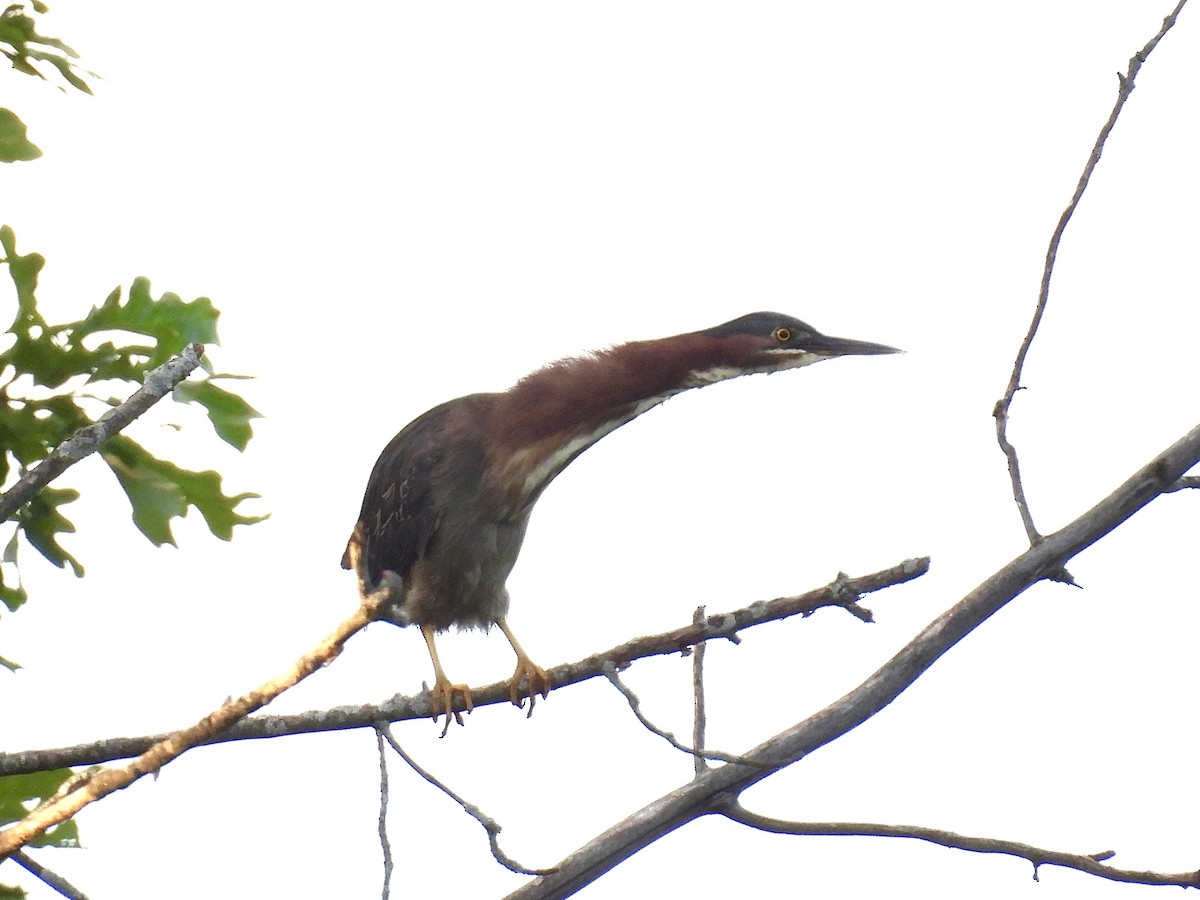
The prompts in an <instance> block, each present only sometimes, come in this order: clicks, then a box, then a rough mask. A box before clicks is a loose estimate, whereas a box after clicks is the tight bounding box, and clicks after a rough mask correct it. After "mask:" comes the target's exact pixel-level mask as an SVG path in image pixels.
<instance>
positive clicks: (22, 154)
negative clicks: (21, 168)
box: [0, 109, 42, 163]
mask: <svg viewBox="0 0 1200 900" xmlns="http://www.w3.org/2000/svg"><path fill="white" fill-rule="evenodd" d="M41 155H42V151H41V150H40V149H39V148H38V146H37V145H36V144H34V143H32V142H31V141H30V140H29V139H28V138H27V137H26V136H25V123H24V122H22V121H21V120H20V119H19V118H18V117H17V114H16V113H14V112H13V111H12V110H10V109H0V162H7V163H10V162H28V161H29V160H31V159H37V158H38V157H39V156H41Z"/></svg>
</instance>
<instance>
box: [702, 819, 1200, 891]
mask: <svg viewBox="0 0 1200 900" xmlns="http://www.w3.org/2000/svg"><path fill="white" fill-rule="evenodd" d="M719 812H720V813H721V814H722V815H724V816H725V817H727V818H729V819H731V820H733V821H734V822H740V823H741V824H743V825H748V826H750V827H751V828H757V829H759V830H760V831H769V832H772V833H773V834H797V835H845V836H851V837H854V836H858V837H896V838H913V839H915V840H920V841H928V842H929V843H932V844H940V845H941V846H943V847H949V848H951V849H952V850H969V851H971V852H972V853H999V854H1003V855H1006V856H1018V857H1020V858H1021V859H1027V860H1029V862H1030V863H1032V864H1033V877H1034V880H1037V877H1038V869H1039V867H1041V866H1061V867H1063V868H1067V869H1075V870H1077V871H1079V872H1086V873H1087V874H1088V875H1095V876H1096V877H1097V878H1106V879H1108V880H1109V881H1124V882H1130V883H1133V884H1154V885H1158V884H1164V885H1176V886H1178V887H1200V872H1180V873H1166V872H1141V871H1136V870H1134V869H1118V868H1115V867H1114V866H1106V865H1104V860H1108V859H1111V858H1112V857H1113V856H1115V855H1116V854H1115V853H1113V852H1112V851H1105V852H1103V853H1066V852H1064V851H1061V850H1046V849H1044V848H1042V847H1034V846H1033V845H1031V844H1022V843H1019V842H1017V841H1005V840H999V839H997V838H981V837H970V836H968V835H963V834H957V833H956V832H953V831H943V830H942V829H940V828H922V827H920V826H916V825H881V824H877V823H873V822H789V821H785V820H783V819H773V818H770V817H769V816H760V815H758V814H757V813H752V812H750V811H749V810H747V809H746V808H745V807H743V806H742V805H741V804H740V803H738V802H737V801H732V802H730V803H729V804H728V805H727V806H725V807H723V808H721V809H720V810H719Z"/></svg>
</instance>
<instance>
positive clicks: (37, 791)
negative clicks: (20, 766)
mask: <svg viewBox="0 0 1200 900" xmlns="http://www.w3.org/2000/svg"><path fill="white" fill-rule="evenodd" d="M74 774H75V773H74V772H72V771H71V770H70V769H49V770H47V771H45V772H31V773H30V774H28V775H6V776H4V777H3V778H0V824H5V825H7V824H8V823H10V822H18V821H20V820H21V819H23V818H25V816H26V814H27V813H29V812H30V810H32V809H34V808H35V807H37V806H38V805H39V804H41V803H43V802H44V801H46V800H48V799H49V798H50V797H53V796H54V793H55V792H56V791H57V790H58V789H59V788H60V787H62V786H63V784H64V783H65V782H66V780H67V779H68V778H70V777H71V776H72V775H74ZM29 846H31V847H78V846H79V829H78V827H77V826H76V825H75V822H74V820H71V819H68V820H67V821H66V822H61V823H60V824H58V825H55V826H54V827H53V828H51V829H50V830H49V831H47V832H46V833H45V834H43V835H41V836H40V837H38V838H35V839H34V840H32V841H30V842H29Z"/></svg>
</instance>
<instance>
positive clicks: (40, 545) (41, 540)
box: [17, 487, 83, 578]
mask: <svg viewBox="0 0 1200 900" xmlns="http://www.w3.org/2000/svg"><path fill="white" fill-rule="evenodd" d="M78 499H79V491H75V490H71V489H69V488H64V489H59V488H51V487H47V488H42V491H41V493H39V494H37V495H36V496H35V497H34V498H33V499H32V500H30V501H29V502H28V503H27V504H25V507H24V508H23V509H22V510H21V511H20V512H18V513H17V521H18V522H19V523H20V525H21V528H22V529H23V530H24V532H25V538H26V540H28V541H29V543H30V544H32V545H33V548H34V549H35V550H37V551H38V553H40V554H42V556H44V557H46V559H48V560H50V562H52V563H54V565H56V566H58V567H59V568H60V569H62V568H65V567H66V566H68V565H69V566H70V567H71V568H72V569H73V570H74V572H75V577H76V578H82V577H83V566H81V565H80V564H79V560H77V559H76V558H75V557H73V556H72V555H71V554H70V553H68V552H67V551H66V550H64V549H63V548H62V547H61V546H59V543H58V535H60V534H73V533H74V532H75V526H74V525H73V524H71V522H70V520H69V519H67V518H66V516H64V515H63V514H62V513H60V512H59V511H58V508H59V507H60V506H65V505H66V504H68V503H72V502H74V501H75V500H78Z"/></svg>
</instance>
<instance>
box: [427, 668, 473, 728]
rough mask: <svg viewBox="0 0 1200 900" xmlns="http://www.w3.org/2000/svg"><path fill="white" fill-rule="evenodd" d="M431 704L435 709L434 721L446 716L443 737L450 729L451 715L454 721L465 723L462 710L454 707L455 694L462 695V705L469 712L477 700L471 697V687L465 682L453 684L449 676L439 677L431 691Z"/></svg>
mask: <svg viewBox="0 0 1200 900" xmlns="http://www.w3.org/2000/svg"><path fill="white" fill-rule="evenodd" d="M429 693H430V695H431V696H430V699H429V706H430V708H431V709H432V710H433V721H435V722H436V721H437V720H438V719H439V718H440V717H441V716H442V715H443V714H445V716H446V725H445V727H444V728H442V734H441V737H445V736H446V732H447V731H449V730H450V717H451V716H453V717H454V721H455V722H457V723H458V724H459V725H461V724H462V723H463V720H462V712H461V711H460V710H457V709H455V708H454V695H455V694H459V695H461V696H462V706H463V709H465V710H466V711H467V712H470V711H471V710H473V709H474V708H475V701H474V699H472V697H471V689H470V688H469V687H467V686H466V685H465V684H452V683H451V682H450V679H449V678H446V677H444V676H443V677H442V678H439V679H438V680H437V681H436V682H435V683H434V685H433V690H431V691H430V692H429Z"/></svg>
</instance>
